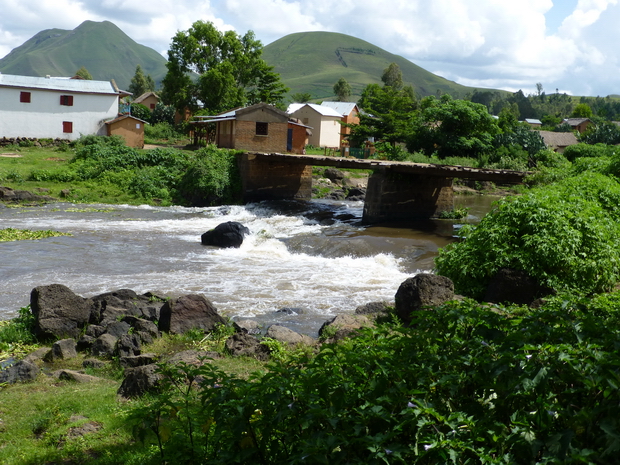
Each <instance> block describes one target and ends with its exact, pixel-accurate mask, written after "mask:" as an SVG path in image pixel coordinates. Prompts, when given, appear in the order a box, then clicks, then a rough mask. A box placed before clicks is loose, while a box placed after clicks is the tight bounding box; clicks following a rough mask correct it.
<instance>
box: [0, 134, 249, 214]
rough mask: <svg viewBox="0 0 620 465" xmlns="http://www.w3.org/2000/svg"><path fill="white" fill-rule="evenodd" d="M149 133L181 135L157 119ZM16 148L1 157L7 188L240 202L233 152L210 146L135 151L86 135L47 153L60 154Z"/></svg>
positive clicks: (135, 199) (127, 198)
mask: <svg viewBox="0 0 620 465" xmlns="http://www.w3.org/2000/svg"><path fill="white" fill-rule="evenodd" d="M151 134H152V135H155V136H158V137H162V136H163V137H169V138H170V139H167V140H168V141H176V140H178V139H177V138H178V137H180V134H178V133H176V132H174V131H171V129H170V126H169V125H165V124H161V123H160V124H158V125H156V126H154V128H153V132H152V133H151ZM16 150H19V152H18V153H19V154H20V155H22V156H21V157H19V158H5V157H0V183H2V185H5V186H7V187H12V188H17V189H26V190H28V189H29V188H35V187H36V188H45V189H47V190H48V191H49V192H48V193H49V194H51V195H56V196H58V197H61V196H64V197H65V198H67V199H69V200H71V201H73V202H89V203H110V204H116V203H129V204H141V203H149V204H159V205H171V204H173V203H175V204H179V205H203V206H206V205H213V204H220V203H228V204H230V203H238V201H239V195H240V187H239V186H240V181H239V173H238V169H237V165H236V163H235V156H234V152H233V151H229V150H219V149H217V148H215V147H214V146H208V147H203V148H201V149H199V150H197V151H188V150H179V149H174V148H165V147H164V148H156V149H152V150H138V149H134V148H131V147H127V146H125V145H124V144H123V142H122V140H121V139H120V138H117V137H99V136H85V137H82V138H81V139H80V140H78V141H77V142H76V143H75V144H73V147H72V148H70V149H68V150H70V152H69V151H66V149H63V152H62V156H61V157H57V156H50V155H58V152H55V151H54V150H57V149H49V148H48V149H42V148H39V147H29V148H16ZM192 176H194V177H192ZM198 176H199V177H198ZM61 191H62V195H61Z"/></svg>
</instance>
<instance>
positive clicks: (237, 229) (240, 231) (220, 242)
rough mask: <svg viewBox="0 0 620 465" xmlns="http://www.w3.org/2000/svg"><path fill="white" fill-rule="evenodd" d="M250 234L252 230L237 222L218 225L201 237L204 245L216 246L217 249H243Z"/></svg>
mask: <svg viewBox="0 0 620 465" xmlns="http://www.w3.org/2000/svg"><path fill="white" fill-rule="evenodd" d="M248 234H250V230H249V229H248V228H246V227H245V226H243V225H242V224H241V223H238V222H236V221H228V222H226V223H221V224H218V225H217V226H216V227H215V228H214V229H211V230H209V231H207V232H206V233H204V234H203V235H202V236H200V241H201V242H202V245H214V246H216V247H223V248H229V247H236V248H238V247H241V244H243V238H244V237H245V236H247V235H248Z"/></svg>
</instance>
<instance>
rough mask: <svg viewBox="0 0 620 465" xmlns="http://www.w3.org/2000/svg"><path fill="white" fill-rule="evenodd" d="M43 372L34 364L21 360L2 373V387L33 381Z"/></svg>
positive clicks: (0, 375)
mask: <svg viewBox="0 0 620 465" xmlns="http://www.w3.org/2000/svg"><path fill="white" fill-rule="evenodd" d="M40 372H41V370H40V369H39V367H38V366H36V365H35V364H34V363H33V362H29V361H27V360H21V361H19V362H17V363H15V364H14V365H11V366H9V367H8V368H5V369H4V370H2V371H0V385H2V384H4V383H6V384H14V383H17V382H23V381H33V380H35V379H36V378H37V376H38V375H39V373H40Z"/></svg>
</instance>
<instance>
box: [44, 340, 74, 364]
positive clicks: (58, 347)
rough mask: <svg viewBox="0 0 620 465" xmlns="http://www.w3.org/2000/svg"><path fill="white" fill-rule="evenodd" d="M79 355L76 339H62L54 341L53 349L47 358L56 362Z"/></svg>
mask: <svg viewBox="0 0 620 465" xmlns="http://www.w3.org/2000/svg"><path fill="white" fill-rule="evenodd" d="M75 357H77V350H76V343H75V339H62V340H60V341H56V342H54V344H53V345H52V350H50V351H49V353H48V354H47V356H46V357H45V360H46V361H48V362H54V361H56V360H69V359H71V358H75Z"/></svg>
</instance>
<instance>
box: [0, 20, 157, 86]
mask: <svg viewBox="0 0 620 465" xmlns="http://www.w3.org/2000/svg"><path fill="white" fill-rule="evenodd" d="M136 65H140V66H141V67H142V69H143V71H144V73H145V74H150V75H151V77H152V78H153V79H154V80H155V82H156V83H157V84H159V83H160V82H161V80H162V79H163V77H164V76H165V74H166V59H165V58H164V57H163V56H161V55H160V54H159V53H157V52H156V51H155V50H153V49H151V48H149V47H146V46H144V45H140V44H138V43H136V42H135V41H134V40H132V39H131V38H130V37H129V36H127V35H126V34H125V33H124V32H123V31H121V30H120V29H119V28H118V27H117V26H116V25H114V24H113V23H111V22H109V21H104V22H101V23H99V22H93V21H85V22H84V23H82V24H80V25H79V26H78V27H77V28H75V29H74V30H72V31H66V30H62V29H47V30H45V31H41V32H39V33H38V34H36V35H35V36H34V37H32V38H31V39H30V40H28V41H26V42H25V43H24V44H23V45H21V46H19V47H17V48H15V49H14V50H12V51H11V53H9V54H8V55H7V56H6V57H4V58H2V59H1V60H0V72H2V73H4V74H16V75H23V76H45V75H48V74H49V75H51V76H73V75H74V74H75V72H76V71H77V70H78V69H80V68H81V67H82V66H84V67H85V68H86V69H87V70H88V72H89V73H90V74H91V75H92V76H93V79H96V80H102V81H108V80H110V79H114V80H115V81H116V83H117V84H118V86H119V87H120V88H121V89H127V88H128V87H129V84H130V82H131V78H132V77H133V75H134V74H135V71H136Z"/></svg>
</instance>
